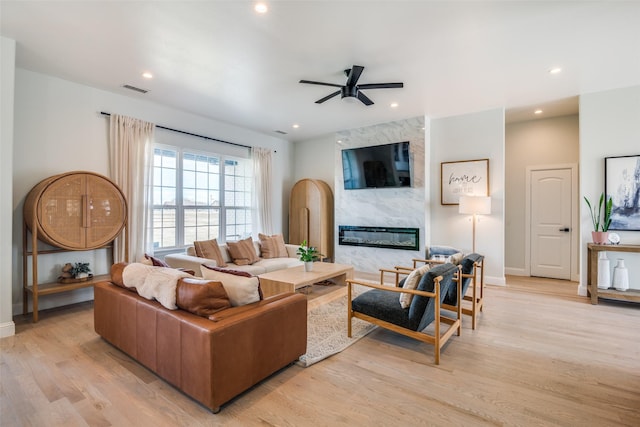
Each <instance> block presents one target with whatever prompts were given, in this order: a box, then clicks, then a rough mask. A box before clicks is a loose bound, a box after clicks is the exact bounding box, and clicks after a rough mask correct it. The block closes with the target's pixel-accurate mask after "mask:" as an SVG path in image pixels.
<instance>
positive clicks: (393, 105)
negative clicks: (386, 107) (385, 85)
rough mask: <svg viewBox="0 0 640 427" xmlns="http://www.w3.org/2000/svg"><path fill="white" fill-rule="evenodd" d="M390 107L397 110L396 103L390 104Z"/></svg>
mask: <svg viewBox="0 0 640 427" xmlns="http://www.w3.org/2000/svg"><path fill="white" fill-rule="evenodd" d="M390 106H391V108H398V103H397V102H392V103H391V105H390Z"/></svg>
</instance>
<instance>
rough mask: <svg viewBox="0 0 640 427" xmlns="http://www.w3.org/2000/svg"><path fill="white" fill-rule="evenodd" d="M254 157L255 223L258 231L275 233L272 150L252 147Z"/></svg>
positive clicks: (252, 156)
mask: <svg viewBox="0 0 640 427" xmlns="http://www.w3.org/2000/svg"><path fill="white" fill-rule="evenodd" d="M251 158H252V159H253V181H254V191H253V198H254V202H255V203H254V206H255V212H256V215H255V218H256V221H255V224H256V228H257V231H258V232H260V233H264V234H269V235H270V234H273V221H272V217H271V200H272V198H273V197H272V196H273V195H272V193H271V163H272V162H271V158H272V155H271V150H269V149H266V148H260V147H253V148H251Z"/></svg>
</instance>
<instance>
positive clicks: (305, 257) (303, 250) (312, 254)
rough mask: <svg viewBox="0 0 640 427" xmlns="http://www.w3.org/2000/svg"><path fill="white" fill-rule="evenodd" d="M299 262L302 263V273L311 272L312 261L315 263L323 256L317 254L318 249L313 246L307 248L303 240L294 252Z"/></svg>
mask: <svg viewBox="0 0 640 427" xmlns="http://www.w3.org/2000/svg"><path fill="white" fill-rule="evenodd" d="M296 255H298V257H299V259H300V261H302V262H304V271H311V270H312V269H313V261H317V260H319V259H320V257H322V256H323V255H322V254H321V253H318V249H316V248H315V247H313V246H307V241H306V240H304V241H303V242H302V244H301V245H300V247H299V248H298V250H297V251H296Z"/></svg>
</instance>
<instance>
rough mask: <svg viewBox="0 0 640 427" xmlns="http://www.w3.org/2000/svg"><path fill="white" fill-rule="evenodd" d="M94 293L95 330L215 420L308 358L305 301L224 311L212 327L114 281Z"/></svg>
mask: <svg viewBox="0 0 640 427" xmlns="http://www.w3.org/2000/svg"><path fill="white" fill-rule="evenodd" d="M94 289H95V291H94V298H95V301H94V307H95V309H94V322H95V331H96V332H97V333H98V334H99V335H101V336H102V337H103V338H104V339H105V340H107V341H108V342H110V343H111V344H113V345H114V346H115V347H117V348H119V349H120V350H122V351H123V352H125V353H127V354H128V355H129V356H131V357H132V358H134V359H136V360H137V361H138V362H140V363H141V364H142V365H144V366H146V367H147V368H149V369H150V370H152V371H153V372H155V373H156V374H157V375H158V376H160V377H161V378H163V379H165V380H166V381H167V382H169V383H170V384H172V385H174V386H175V387H177V388H178V389H180V390H181V391H183V392H184V393H185V394H187V395H188V396H191V397H192V398H193V399H195V400H197V401H198V402H200V403H202V404H203V405H204V406H206V407H207V408H209V409H210V410H211V411H213V412H214V413H217V412H218V411H219V410H220V406H221V405H222V404H224V403H226V402H228V401H229V400H230V399H232V398H233V397H235V396H237V395H238V394H240V393H242V392H243V391H245V390H247V389H249V388H250V387H252V386H253V385H255V384H257V383H258V382H260V381H261V380H263V379H265V378H267V377H268V376H269V375H271V374H273V373H274V372H276V371H278V370H279V369H281V368H283V367H285V366H287V365H289V364H291V363H292V362H294V361H295V360H297V359H298V358H299V357H300V356H301V355H303V354H304V353H305V352H306V346H307V300H306V298H305V297H304V296H303V295H300V294H293V293H287V294H280V295H275V296H273V297H270V298H267V299H265V300H262V301H258V302H255V303H252V304H248V305H244V306H239V307H230V308H226V309H224V310H221V311H218V312H216V313H215V316H213V317H212V318H213V319H214V320H209V319H208V318H206V317H200V316H197V315H195V314H191V313H189V312H187V311H185V310H181V309H178V310H168V309H166V308H164V307H163V306H162V305H160V304H159V303H158V302H156V301H149V300H147V299H145V298H142V297H140V296H139V295H138V294H137V293H136V292H132V291H131V290H128V289H123V288H121V287H118V286H116V285H114V284H113V283H111V282H100V283H97V284H96V285H95V287H94Z"/></svg>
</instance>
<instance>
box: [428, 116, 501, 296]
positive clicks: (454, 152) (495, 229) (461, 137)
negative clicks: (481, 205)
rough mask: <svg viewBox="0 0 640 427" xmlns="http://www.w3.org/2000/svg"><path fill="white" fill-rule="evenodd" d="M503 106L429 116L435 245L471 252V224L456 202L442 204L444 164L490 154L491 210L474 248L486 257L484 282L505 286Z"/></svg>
mask: <svg viewBox="0 0 640 427" xmlns="http://www.w3.org/2000/svg"><path fill="white" fill-rule="evenodd" d="M504 134H505V124H504V109H502V108H498V109H494V110H489V111H484V112H479V113H473V114H466V115H462V116H455V117H447V118H440V119H431V135H430V145H431V153H430V154H431V155H430V156H427V159H428V164H427V169H428V171H429V173H430V176H431V188H430V194H431V200H430V204H429V206H428V207H427V209H428V210H429V211H430V213H431V222H430V223H429V224H428V227H429V228H430V229H431V244H438V245H449V246H453V247H457V248H461V249H463V250H464V251H465V252H467V253H468V252H471V249H472V224H471V222H470V221H469V216H466V215H460V214H459V213H458V206H457V205H441V204H440V197H439V195H440V181H441V176H440V163H441V162H450V161H457V160H475V159H487V158H488V159H489V193H490V196H491V212H492V213H491V215H486V216H482V217H481V219H480V222H479V223H478V226H477V228H476V252H478V253H481V254H483V255H484V256H485V262H486V266H485V269H486V271H485V281H486V282H487V283H489V284H495V285H504V284H505V277H504V245H505V244H504V198H505V191H504V174H505V164H504V158H505V156H504V144H505V137H504Z"/></svg>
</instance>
